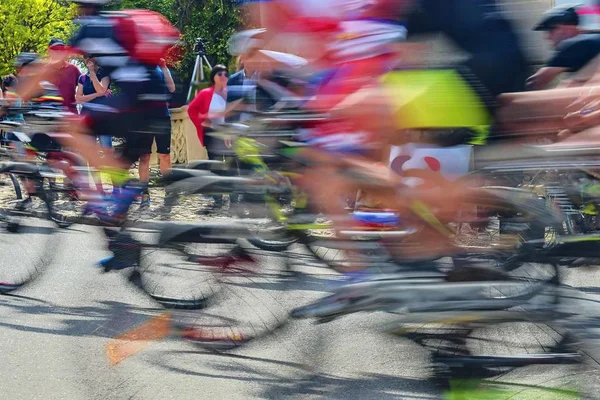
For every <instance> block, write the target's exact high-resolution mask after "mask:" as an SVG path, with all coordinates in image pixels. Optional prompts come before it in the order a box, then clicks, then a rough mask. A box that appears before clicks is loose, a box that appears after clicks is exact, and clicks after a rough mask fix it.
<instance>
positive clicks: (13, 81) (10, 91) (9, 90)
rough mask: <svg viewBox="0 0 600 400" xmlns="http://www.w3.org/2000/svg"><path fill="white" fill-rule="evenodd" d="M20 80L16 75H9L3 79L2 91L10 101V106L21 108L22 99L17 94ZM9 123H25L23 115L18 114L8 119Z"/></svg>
mask: <svg viewBox="0 0 600 400" xmlns="http://www.w3.org/2000/svg"><path fill="white" fill-rule="evenodd" d="M17 84H18V80H17V77H15V76H14V75H7V76H5V77H4V78H3V79H2V91H3V92H4V98H5V99H6V100H8V101H9V104H10V105H11V106H13V107H20V106H21V99H20V98H19V96H18V95H17V93H16V88H17ZM6 119H7V120H9V121H15V122H25V120H24V118H23V114H17V115H14V116H10V117H7V118H6Z"/></svg>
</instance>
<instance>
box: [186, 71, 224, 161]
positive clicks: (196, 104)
mask: <svg viewBox="0 0 600 400" xmlns="http://www.w3.org/2000/svg"><path fill="white" fill-rule="evenodd" d="M228 79H229V73H228V72H227V68H226V67H225V66H224V65H221V64H219V65H215V66H214V67H213V69H212V71H211V72H210V83H211V86H210V87H208V88H206V89H203V90H201V91H200V92H199V93H198V94H197V95H196V98H194V100H192V102H191V103H190V105H189V107H188V110H187V111H188V115H189V116H190V119H191V120H192V122H193V123H194V125H195V126H196V131H197V133H198V140H200V144H202V146H204V147H205V148H206V153H207V155H208V158H209V159H211V160H214V159H216V158H218V155H217V152H218V151H220V150H222V149H223V146H222V144H221V143H220V142H219V139H215V138H213V137H211V136H208V135H206V133H209V132H212V131H213V128H212V127H213V125H214V124H222V123H224V122H225V114H226V111H227V81H228ZM226 145H227V146H230V145H231V143H226Z"/></svg>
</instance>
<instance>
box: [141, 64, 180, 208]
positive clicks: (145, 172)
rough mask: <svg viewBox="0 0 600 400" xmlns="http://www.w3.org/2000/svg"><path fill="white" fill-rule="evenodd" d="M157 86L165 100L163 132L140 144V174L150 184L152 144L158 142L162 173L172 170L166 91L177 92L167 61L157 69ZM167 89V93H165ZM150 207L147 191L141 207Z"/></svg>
mask: <svg viewBox="0 0 600 400" xmlns="http://www.w3.org/2000/svg"><path fill="white" fill-rule="evenodd" d="M155 79H156V86H157V88H158V87H159V86H160V87H162V89H161V91H162V92H163V95H164V96H165V98H164V107H163V108H162V114H161V115H159V116H158V117H159V118H160V119H161V120H162V121H161V122H159V123H158V124H157V125H158V126H160V127H161V128H162V127H163V126H164V129H161V130H162V132H161V133H158V134H148V135H145V136H144V137H143V139H142V140H141V143H140V165H139V174H140V182H142V183H148V181H149V180H150V156H151V155H152V143H153V142H154V141H156V151H157V153H158V161H159V164H160V173H161V174H162V175H166V174H167V172H168V171H169V170H170V169H171V113H170V111H169V106H168V102H167V101H168V96H167V93H166V91H168V92H169V93H174V92H175V82H174V81H173V77H172V76H171V71H169V68H168V67H167V64H166V62H165V60H163V59H161V60H160V65H159V66H157V67H156V76H155ZM165 89H166V91H165ZM149 205H150V194H149V193H148V190H147V189H146V190H145V192H144V193H143V194H142V203H141V206H143V207H147V206H149Z"/></svg>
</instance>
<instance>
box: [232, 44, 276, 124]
mask: <svg viewBox="0 0 600 400" xmlns="http://www.w3.org/2000/svg"><path fill="white" fill-rule="evenodd" d="M242 42H243V41H242ZM251 44H252V42H243V43H242V44H240V45H237V46H235V49H233V51H234V52H240V53H241V54H240V55H239V57H238V59H237V65H238V68H239V72H236V73H235V74H233V75H231V77H230V78H229V81H228V82H227V88H228V92H229V97H228V101H229V102H233V101H236V100H245V102H246V105H245V107H243V108H244V109H246V110H248V111H257V110H259V111H264V110H267V109H268V108H270V107H272V106H273V105H274V104H275V101H274V100H273V98H272V97H271V96H270V95H269V94H268V93H267V92H266V91H265V90H264V89H263V88H262V87H260V86H257V83H258V80H259V79H260V78H261V75H260V73H259V72H258V68H257V65H256V63H257V62H256V61H254V58H255V57H253V55H254V53H255V52H256V48H255V47H252V46H251ZM248 119H250V115H249V114H248V113H244V112H243V111H242V112H241V113H236V114H234V115H232V116H230V117H228V118H227V122H239V121H242V122H243V121H246V120H248Z"/></svg>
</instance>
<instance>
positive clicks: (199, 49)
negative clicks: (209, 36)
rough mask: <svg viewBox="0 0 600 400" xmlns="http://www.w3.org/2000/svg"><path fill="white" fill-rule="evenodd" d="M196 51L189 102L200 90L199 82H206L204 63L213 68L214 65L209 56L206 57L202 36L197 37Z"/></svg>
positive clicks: (188, 96)
mask: <svg viewBox="0 0 600 400" xmlns="http://www.w3.org/2000/svg"><path fill="white" fill-rule="evenodd" d="M194 52H195V53H196V62H195V63H194V72H192V79H191V80H190V89H189V90H188V95H187V102H188V103H189V102H190V101H191V100H192V99H193V98H194V97H195V96H196V92H197V90H198V84H199V83H200V82H204V79H205V76H204V63H206V65H208V67H209V68H210V69H212V65H211V64H210V61H208V58H206V44H205V43H204V40H203V39H201V38H198V39H196V43H195V45H194Z"/></svg>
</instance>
